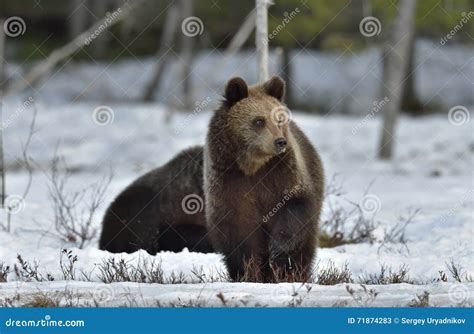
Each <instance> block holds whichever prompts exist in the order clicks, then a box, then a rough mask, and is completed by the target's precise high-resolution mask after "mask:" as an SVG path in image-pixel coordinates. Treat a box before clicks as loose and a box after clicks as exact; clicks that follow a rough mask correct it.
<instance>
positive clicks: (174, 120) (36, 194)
mask: <svg viewBox="0 0 474 334" xmlns="http://www.w3.org/2000/svg"><path fill="white" fill-rule="evenodd" d="M220 56H221V55H220V53H219V51H218V50H215V51H213V52H212V53H210V54H209V53H204V52H203V53H202V54H199V55H198V56H197V57H196V59H195V64H194V67H193V70H194V71H193V74H192V81H193V87H194V99H195V101H196V107H195V109H194V110H192V111H188V112H175V111H174V110H173V109H167V108H165V107H164V106H163V105H161V104H158V103H156V104H155V103H153V104H142V103H139V102H136V101H133V99H136V98H137V97H139V96H140V93H141V92H142V91H143V87H144V85H145V84H146V82H147V80H148V79H149V77H150V75H151V68H152V66H153V60H151V59H131V60H123V61H122V60H121V61H118V62H116V63H112V64H102V63H95V64H90V63H89V64H78V63H72V62H68V63H67V64H64V66H61V67H60V68H59V69H58V70H57V71H56V72H53V73H52V74H51V76H50V77H48V78H45V80H44V81H43V82H40V83H39V84H38V85H37V86H36V87H35V90H34V91H33V90H30V91H27V92H25V93H24V94H23V95H22V96H14V97H10V98H9V99H8V100H7V101H5V102H4V103H3V105H2V106H1V107H2V108H3V120H2V125H3V130H4V150H5V152H4V153H5V160H6V164H7V180H6V189H7V194H8V195H10V196H9V200H10V201H14V200H16V201H17V204H18V205H17V207H16V208H15V210H14V211H15V212H13V214H11V215H10V222H11V232H10V233H7V232H5V231H2V230H0V282H1V281H2V279H1V278H2V276H1V274H2V272H1V270H2V267H1V264H2V263H3V264H4V266H7V265H8V266H10V268H11V269H13V267H14V265H15V264H17V265H18V264H19V263H18V260H17V255H18V254H20V255H21V257H22V259H24V260H25V261H28V262H29V263H30V264H32V265H33V266H34V264H35V262H36V263H37V264H38V271H39V275H41V276H43V277H44V278H47V275H48V274H51V275H52V276H53V278H54V279H55V281H54V282H35V279H25V278H23V279H21V278H20V277H18V275H17V273H15V270H12V271H11V272H10V273H9V274H8V275H7V277H6V279H7V282H6V283H0V306H1V305H5V301H6V300H7V299H8V300H10V301H12V302H13V304H14V305H24V304H25V303H28V301H29V300H30V299H34V298H35V296H37V295H38V294H41V293H47V294H53V295H54V294H59V296H60V297H61V298H60V299H61V303H62V305H64V304H67V300H68V299H67V298H66V297H65V296H66V295H68V296H71V295H74V297H75V298H76V299H77V300H76V302H75V303H74V304H75V305H84V306H87V305H95V304H98V305H100V306H104V305H131V306H144V305H148V306H151V305H158V304H159V305H177V306H179V305H202V306H206V305H210V306H222V305H224V304H226V303H227V305H233V306H234V305H237V306H245V305H249V306H255V305H262V306H264V305H265V306H286V305H296V306H297V305H302V306H317V305H319V306H333V305H340V306H345V305H365V304H370V305H374V306H391V305H394V306H403V305H407V304H409V303H411V302H412V300H413V299H417V298H418V297H417V295H418V296H421V295H422V294H423V293H424V291H427V292H428V293H429V296H430V298H429V305H433V306H442V305H472V304H474V283H472V279H473V276H474V257H473V255H474V252H473V251H474V231H473V229H474V217H473V216H474V199H473V196H474V182H473V181H474V179H473V176H474V174H473V162H474V161H473V158H474V135H473V133H474V131H473V130H474V122H473V120H472V119H471V116H472V111H473V103H474V100H473V94H472V78H473V77H474V73H473V67H472V66H471V65H472V60H473V59H474V58H472V47H467V46H453V47H442V46H440V45H438V44H436V43H432V42H426V41H424V42H420V43H418V48H417V57H416V66H415V67H416V82H415V85H416V88H417V91H418V94H419V96H420V98H421V100H422V102H423V103H425V104H429V105H430V106H432V107H434V108H436V109H437V111H439V113H438V114H435V115H431V116H426V117H420V118H410V117H406V116H404V117H401V119H400V121H399V123H398V128H397V135H396V147H395V157H394V159H393V160H392V161H391V162H387V161H380V160H377V159H375V157H376V152H377V150H376V148H377V145H378V142H379V135H380V130H381V128H380V126H381V124H380V119H379V117H377V116H379V114H381V113H382V112H383V103H382V100H380V101H379V98H378V97H377V94H378V87H379V86H380V73H381V64H380V63H379V60H380V53H379V51H377V50H376V49H374V48H372V49H368V50H365V51H363V52H361V53H358V54H354V53H352V52H350V51H349V50H346V51H345V52H342V53H318V52H309V51H302V52H299V51H295V52H294V54H293V55H292V57H293V61H292V63H293V65H294V84H295V87H294V93H295V94H296V97H297V98H298V99H300V102H308V101H310V100H311V99H312V100H311V101H310V102H311V103H313V104H315V105H317V106H320V107H321V108H318V109H319V111H325V112H326V113H325V116H322V115H319V116H315V115H314V114H313V115H310V114H305V113H302V112H296V111H295V112H293V120H294V121H295V122H297V123H298V124H299V125H300V126H301V127H302V128H303V130H304V131H305V133H306V134H307V135H308V136H309V138H310V139H311V141H312V142H313V143H314V145H315V146H316V148H317V149H318V150H319V152H320V154H321V157H322V159H323V161H324V165H325V169H326V176H327V183H328V185H329V184H330V185H331V187H330V188H331V189H333V190H334V189H335V191H331V195H330V196H329V197H328V198H327V200H326V202H325V207H324V212H323V217H322V220H323V221H325V220H327V219H329V218H330V217H331V215H332V212H333V210H334V209H336V210H337V209H338V208H343V210H344V212H349V211H350V210H351V209H353V208H354V203H355V204H356V205H357V204H359V205H360V207H361V208H363V209H364V210H363V212H362V215H363V217H365V218H366V219H372V218H374V220H375V221H376V224H377V225H376V229H375V231H373V237H374V238H375V240H373V242H362V243H356V244H345V245H342V246H338V247H334V248H322V249H319V250H318V255H317V263H315V269H317V271H319V272H321V271H324V269H327V268H330V267H336V268H343V267H344V265H345V264H347V269H348V270H349V271H350V272H351V273H352V281H353V282H354V284H350V285H349V290H351V289H353V290H354V292H353V294H352V295H351V294H350V293H349V291H348V290H347V286H346V284H338V285H334V286H327V285H324V286H323V285H318V284H305V285H302V284H301V283H294V284H290V283H285V284H278V285H274V284H273V285H272V284H267V285H261V284H251V283H245V284H243V283H229V282H226V281H225V278H224V277H223V273H225V268H224V265H223V262H222V259H221V256H220V255H218V254H198V253H190V252H188V251H187V250H184V251H183V252H181V253H177V254H176V253H169V252H166V253H160V254H158V255H157V256H155V257H152V256H150V255H148V254H147V253H145V252H143V251H139V252H136V253H134V254H118V255H112V254H109V253H107V252H104V251H100V250H98V249H97V239H98V238H97V236H96V237H95V238H93V240H92V241H91V242H89V243H88V244H87V245H86V246H85V247H84V248H83V249H78V248H77V243H74V242H64V241H62V240H61V238H60V237H59V236H58V233H57V230H56V228H55V226H54V222H53V218H54V213H53V209H52V203H51V199H50V198H49V195H48V194H49V191H48V186H49V185H50V181H49V177H50V172H51V168H50V165H51V160H52V159H53V157H54V156H55V152H56V153H57V154H58V155H61V156H63V157H64V158H65V161H66V162H67V166H68V169H69V170H70V171H71V176H70V178H69V179H68V183H67V185H66V190H67V191H68V192H69V193H71V192H72V191H75V190H80V189H84V187H87V186H88V185H94V184H97V182H99V180H101V179H102V178H103V177H105V176H107V175H108V173H109V171H110V170H111V169H112V170H113V172H114V177H113V180H112V182H111V184H110V186H109V188H108V191H107V192H106V193H105V198H104V203H103V205H102V206H101V207H100V208H99V209H98V211H97V213H96V215H95V216H94V219H93V223H92V226H93V227H94V228H95V229H96V230H97V231H100V224H101V219H102V215H103V213H104V211H105V209H106V207H107V205H108V204H109V203H110V202H111V201H112V200H113V198H114V197H115V196H116V195H117V194H118V193H119V192H120V191H121V190H122V189H123V188H124V187H125V186H126V185H127V184H129V183H130V182H131V181H132V180H134V179H135V178H136V177H137V176H139V175H141V174H143V173H145V172H147V171H148V170H150V169H152V168H154V167H157V166H159V165H162V164H164V163H165V162H166V161H168V160H169V159H170V158H171V157H173V156H174V155H175V154H176V153H178V152H179V151H180V150H182V149H184V148H187V147H189V146H193V145H197V144H203V142H204V137H205V134H206V127H207V123H208V121H209V118H210V116H211V113H212V112H211V110H212V108H213V107H214V106H215V105H217V104H218V103H219V100H220V96H219V95H220V94H221V93H222V87H224V84H225V81H226V80H227V79H228V78H229V77H231V76H233V75H241V76H243V77H245V78H246V79H247V80H249V82H253V80H254V79H255V73H254V71H253V68H254V63H255V58H254V54H253V53H252V52H248V53H241V54H239V55H237V56H236V57H235V58H233V59H232V60H231V61H230V62H229V63H228V64H225V66H224V67H222V70H219V69H218V68H216V66H217V65H216V64H218V63H219V57H220ZM276 68H278V57H277V55H276V53H275V52H272V54H271V72H274V71H275V69H276ZM22 70H23V68H21V67H20V66H15V65H9V66H7V72H8V74H9V75H10V76H12V77H18V75H19V74H20V73H22ZM177 70H178V68H177V63H176V64H173V66H171V67H170V68H169V69H168V70H167V71H166V73H165V80H163V86H162V88H163V89H162V91H161V93H160V94H161V95H160V96H158V98H159V100H160V101H165V100H166V101H167V102H168V103H170V104H172V105H173V104H174V105H177V106H178V107H180V104H179V102H177V96H179V94H180V91H181V87H180V85H179V83H178V82H177V81H176V73H177V72H176V71H177ZM210 74H212V75H210ZM162 95H163V96H162ZM120 101H121V102H120ZM33 104H34V106H35V107H36V110H37V113H38V114H37V118H36V124H35V127H34V128H35V132H34V135H33V137H32V139H31V142H30V145H29V148H28V154H29V155H30V156H31V163H30V165H31V167H32V169H33V174H32V183H31V188H30V190H29V191H28V192H27V194H26V196H24V195H25V194H24V193H25V189H26V188H27V187H28V180H29V178H28V173H27V171H26V169H25V166H24V164H23V162H22V146H23V145H24V144H25V142H26V141H27V138H28V133H29V128H30V122H31V119H32V115H33ZM374 104H376V106H375V105H374ZM453 106H458V107H456V108H454V109H452V111H451V113H450V115H448V111H449V110H450V109H451V108H452V107H453ZM374 108H376V109H374ZM379 109H381V110H379ZM469 110H470V112H471V113H469ZM351 112H352V113H353V116H347V115H346V116H342V115H341V113H346V114H348V113H351ZM372 113H373V114H377V115H376V117H372V116H371V114H372ZM98 115H99V116H98ZM100 115H101V116H100ZM102 116H104V118H102ZM473 117H474V116H473ZM84 205H85V203H84V202H81V203H80V204H79V207H78V210H79V212H78V213H79V214H80V210H81V209H83V208H84ZM417 210H418V211H419V212H418V213H417V214H416V215H415V216H414V218H413V220H412V221H411V223H410V224H408V225H407V226H406V228H405V229H404V228H403V226H404V222H405V221H406V217H409V216H410V214H411V213H413V212H415V211H417ZM1 217H2V225H3V226H5V225H6V224H7V220H8V215H7V214H6V212H4V211H3V212H2V216H1ZM400 217H402V218H401V219H400ZM403 217H404V218H403ZM357 218H358V217H357V216H351V217H349V218H348V219H347V223H346V226H344V229H343V231H342V232H345V233H346V234H347V233H348V231H349V230H350V229H351V227H352V225H353V224H354V223H355V221H356V219H357ZM397 227H400V228H401V229H400V230H401V231H404V232H405V239H406V243H400V242H389V241H387V240H385V242H384V239H385V238H386V237H387V235H390V232H391V231H392V232H393V231H394V228H395V230H396V228H397ZM394 239H396V238H393V237H392V238H391V241H396V240H394ZM62 248H67V249H69V250H70V251H71V252H72V253H71V254H73V256H77V262H76V263H75V273H76V281H74V282H72V281H64V277H63V274H62V271H61V270H60V263H59V262H60V258H61V256H60V253H61V249H62ZM110 257H114V258H115V259H116V260H119V259H123V260H125V261H126V262H127V263H128V264H129V265H130V266H134V265H137V263H140V262H141V263H143V262H147V263H151V261H153V260H154V261H155V263H157V264H159V265H160V266H161V269H162V270H163V275H164V281H166V282H169V281H173V277H174V278H175V279H176V277H178V278H179V279H177V280H176V282H178V283H183V282H185V283H186V284H145V283H133V282H126V283H125V282H122V283H113V284H104V283H102V282H101V280H100V269H101V264H103V261H104V260H105V259H107V258H110ZM63 260H64V261H66V259H65V258H64V255H63ZM66 262H67V261H66ZM451 262H452V263H454V264H456V265H457V266H458V268H461V269H462V270H461V276H462V277H461V280H462V281H463V283H457V282H455V279H454V278H453V277H452V275H451V273H450V272H449V270H448V268H447V263H451ZM382 265H384V266H387V268H391V269H392V270H393V271H397V270H398V269H399V268H401V267H402V268H407V269H408V275H409V279H407V278H406V277H405V280H404V281H409V282H413V283H416V284H405V283H404V284H389V285H366V289H367V291H364V288H363V287H361V286H360V285H357V284H356V283H358V282H361V281H363V279H362V278H367V277H369V276H370V275H377V274H379V273H380V271H381V266H382ZM403 266H405V267H403ZM440 272H441V273H440ZM196 273H198V274H196ZM84 275H85V276H87V277H88V279H87V280H90V282H86V281H82V282H78V281H77V280H85V278H84ZM25 280H26V281H28V280H30V281H31V280H32V282H25ZM446 281H447V282H446ZM469 282H471V283H469ZM371 289H374V290H375V291H376V293H377V296H376V297H374V294H375V293H373V292H370V290H371ZM219 293H222V296H223V297H222V296H221V298H219V297H217V295H218V294H219ZM15 296H20V297H21V298H20V299H19V300H18V299H15V298H14V297H15ZM135 297H136V298H135ZM132 299H133V300H135V303H136V304H133V303H131V302H130V300H132ZM223 300H225V301H226V302H223ZM6 304H8V303H6Z"/></svg>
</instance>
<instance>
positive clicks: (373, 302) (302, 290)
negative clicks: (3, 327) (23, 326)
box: [0, 281, 474, 307]
mask: <svg viewBox="0 0 474 334" xmlns="http://www.w3.org/2000/svg"><path fill="white" fill-rule="evenodd" d="M347 288H349V289H353V290H354V293H353V294H352V295H351V294H349V293H348V292H347ZM370 289H372V290H373V291H374V292H373V293H375V294H377V296H376V298H372V295H371V293H370V292H365V291H364V289H363V288H362V287H361V286H359V285H356V284H348V285H346V284H338V285H333V286H322V285H310V284H301V283H279V284H261V283H238V284H235V283H212V284H210V283H208V284H206V283H201V284H140V283H130V282H128V283H112V284H100V283H91V282H77V281H74V282H71V281H59V282H42V283H30V284H25V283H18V282H11V283H4V284H1V285H0V296H1V297H7V298H11V299H13V298H14V296H15V295H17V294H18V293H20V292H21V300H22V301H23V302H28V301H31V300H33V299H34V298H35V296H38V294H39V293H41V292H44V291H48V293H49V294H50V296H53V298H54V300H57V301H58V302H59V305H62V306H64V305H67V303H68V302H70V301H71V300H72V301H76V303H75V304H74V305H75V306H79V307H81V306H84V307H88V306H100V307H119V306H121V307H123V306H133V307H141V306H146V307H153V306H155V307H156V306H174V307H189V306H198V307H199V306H201V307H202V306H206V307H222V306H226V307H255V306H257V307H287V306H303V307H343V306H344V307H345V306H347V307H358V306H364V307H398V306H407V305H408V304H410V303H412V302H413V300H414V299H415V300H416V298H417V296H422V295H423V293H424V292H425V291H426V292H428V293H429V294H430V295H429V296H430V297H429V298H430V305H431V306H435V307H436V306H446V305H451V306H459V305H461V306H462V305H463V304H462V301H464V300H465V299H466V296H471V295H472V294H473V293H474V283H463V284H454V283H437V284H431V285H421V286H420V285H410V284H391V285H372V286H370ZM469 301H470V303H471V304H472V299H469Z"/></svg>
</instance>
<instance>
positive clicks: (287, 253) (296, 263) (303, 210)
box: [269, 199, 319, 281]
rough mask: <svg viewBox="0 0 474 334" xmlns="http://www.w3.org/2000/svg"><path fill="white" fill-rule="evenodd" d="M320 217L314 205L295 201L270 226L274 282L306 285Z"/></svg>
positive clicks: (314, 251) (287, 205)
mask: <svg viewBox="0 0 474 334" xmlns="http://www.w3.org/2000/svg"><path fill="white" fill-rule="evenodd" d="M318 218H319V217H318V215H317V214H315V210H314V209H313V206H312V205H311V203H308V202H307V201H304V200H298V199H296V200H292V201H291V202H289V203H286V204H285V206H284V207H283V208H281V209H280V211H279V212H278V214H277V215H276V216H274V217H273V218H272V220H271V221H270V222H269V226H270V241H269V252H270V267H271V270H272V272H271V276H272V277H271V279H272V280H273V281H307V280H308V279H309V278H310V276H311V266H312V263H313V259H314V256H315V253H316V244H317V225H318V221H317V220H318Z"/></svg>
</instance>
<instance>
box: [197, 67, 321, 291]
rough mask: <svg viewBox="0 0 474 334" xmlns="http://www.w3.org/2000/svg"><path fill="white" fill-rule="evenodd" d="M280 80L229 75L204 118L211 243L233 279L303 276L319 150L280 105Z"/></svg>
mask: <svg viewBox="0 0 474 334" xmlns="http://www.w3.org/2000/svg"><path fill="white" fill-rule="evenodd" d="M284 93H285V83H284V81H283V80H282V79H280V78H279V77H276V76H274V77H272V78H271V79H270V80H268V81H267V82H265V83H264V84H262V85H257V86H251V87H248V86H247V84H246V82H245V81H244V80H243V79H241V78H233V79H231V80H230V81H229V82H228V83H227V85H226V88H225V96H224V98H225V99H224V101H223V103H222V106H221V107H220V108H219V109H218V110H217V111H215V113H214V115H213V117H212V118H211V121H210V124H209V131H208V134H207V138H206V143H205V146H204V194H205V203H206V206H205V208H206V209H205V212H206V220H207V228H208V231H209V238H210V241H211V244H212V246H213V247H214V249H215V250H216V251H218V252H221V253H222V254H223V255H224V259H225V263H226V266H227V269H228V271H229V275H230V277H231V278H232V279H233V280H254V281H263V282H274V281H280V280H289V279H297V280H306V279H309V277H310V275H311V266H312V262H313V260H314V257H315V253H316V246H317V237H318V221H319V216H320V212H321V206H322V202H323V192H324V175H323V166H322V163H321V160H320V158H319V155H318V153H317V152H316V150H315V149H314V147H313V145H311V143H310V141H309V140H308V139H307V137H306V136H305V135H304V133H303V132H302V131H301V130H300V129H299V128H298V126H297V125H296V124H295V123H294V122H292V121H291V119H290V113H289V110H287V109H286V107H285V106H284V104H283V97H284Z"/></svg>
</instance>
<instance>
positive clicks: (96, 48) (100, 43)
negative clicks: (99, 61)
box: [76, 0, 109, 58]
mask: <svg viewBox="0 0 474 334" xmlns="http://www.w3.org/2000/svg"><path fill="white" fill-rule="evenodd" d="M106 1H107V0H94V1H90V2H89V3H90V4H91V7H92V12H93V13H94V17H102V16H103V15H106V13H107V3H106ZM76 36H77V35H76ZM108 40H109V38H108V36H107V34H105V33H104V34H100V35H99V36H97V38H96V40H95V41H94V43H93V45H92V46H93V49H92V52H93V54H94V56H95V57H99V58H100V57H104V56H105V52H106V50H107V41H108Z"/></svg>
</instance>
